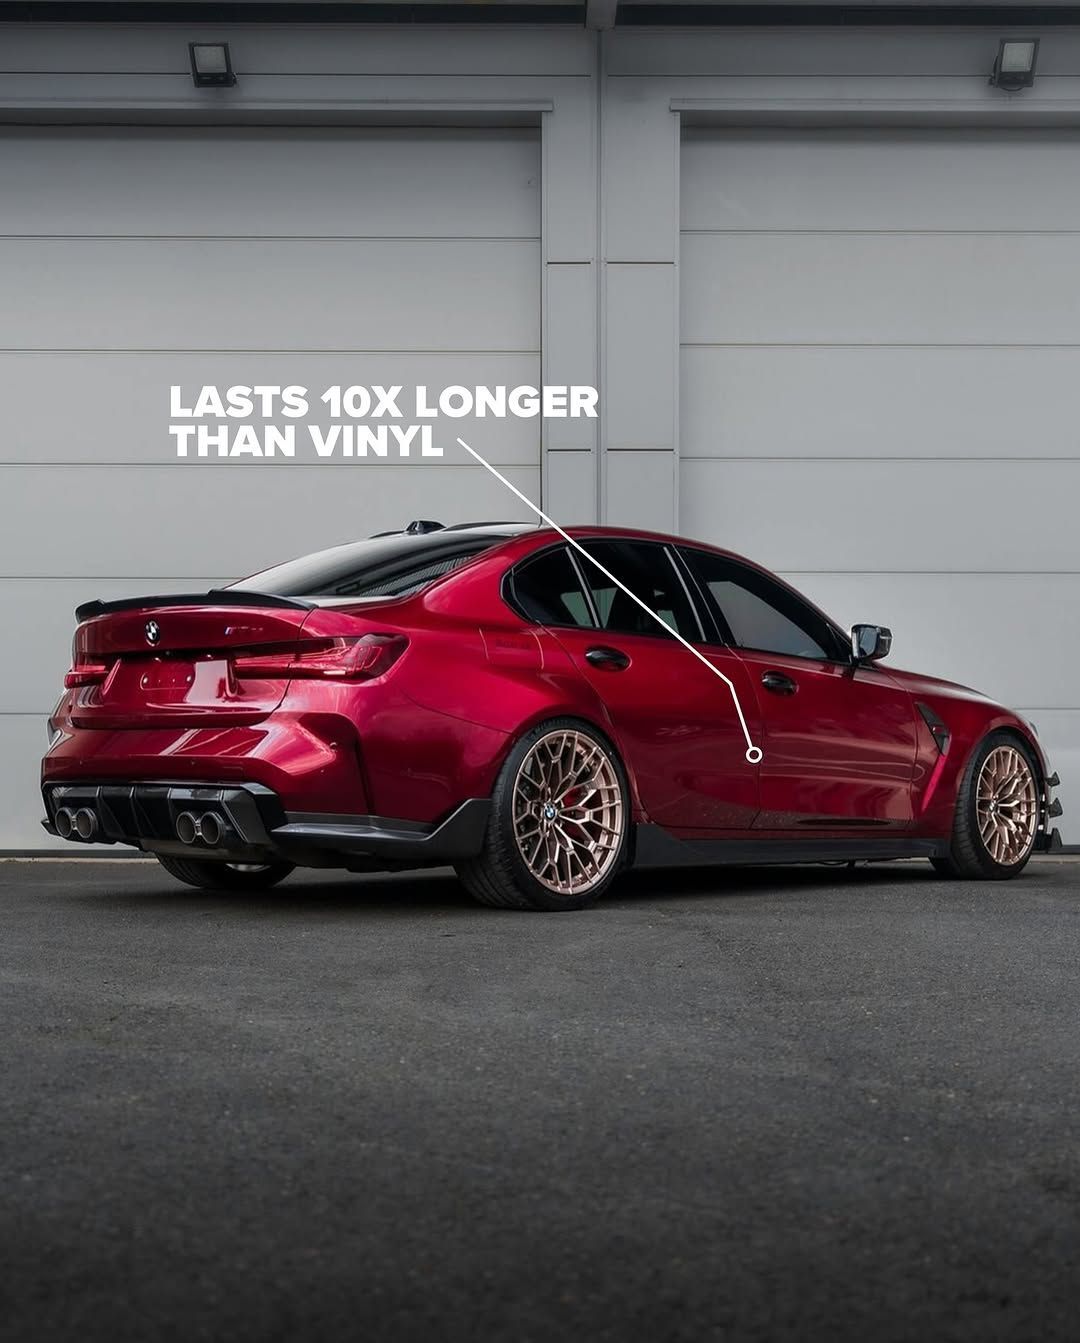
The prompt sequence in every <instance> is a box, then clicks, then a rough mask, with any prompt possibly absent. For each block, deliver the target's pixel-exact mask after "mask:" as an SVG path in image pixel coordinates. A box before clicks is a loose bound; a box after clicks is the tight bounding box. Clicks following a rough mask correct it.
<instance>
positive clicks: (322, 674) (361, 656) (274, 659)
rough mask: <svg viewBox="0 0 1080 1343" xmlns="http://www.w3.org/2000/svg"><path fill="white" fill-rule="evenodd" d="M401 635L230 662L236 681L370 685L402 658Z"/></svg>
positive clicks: (404, 643) (321, 643)
mask: <svg viewBox="0 0 1080 1343" xmlns="http://www.w3.org/2000/svg"><path fill="white" fill-rule="evenodd" d="M408 643H409V641H408V639H406V638H405V636H404V635H402V634H365V635H363V636H361V637H360V638H358V639H318V640H312V642H311V646H310V647H304V648H302V649H301V650H300V651H299V652H290V653H242V654H239V655H238V656H236V657H234V658H233V671H234V672H235V673H236V675H237V676H239V677H246V676H251V677H257V678H260V679H262V680H268V679H269V680H276V679H278V678H282V679H286V678H287V679H289V680H293V679H295V678H297V677H307V678H317V679H325V680H332V681H370V680H371V679H372V677H375V676H382V674H383V672H385V671H387V670H389V668H390V667H392V666H393V665H394V663H395V662H396V661H397V660H398V658H399V657H401V655H402V653H404V651H405V649H406V648H407V647H408Z"/></svg>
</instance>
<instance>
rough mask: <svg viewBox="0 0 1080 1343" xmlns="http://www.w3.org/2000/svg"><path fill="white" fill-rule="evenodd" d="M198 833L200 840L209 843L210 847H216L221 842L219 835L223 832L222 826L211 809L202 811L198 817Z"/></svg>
mask: <svg viewBox="0 0 1080 1343" xmlns="http://www.w3.org/2000/svg"><path fill="white" fill-rule="evenodd" d="M199 834H200V836H201V837H202V842H203V843H204V844H207V845H209V847H210V848H211V849H216V848H217V846H218V845H219V844H220V843H221V837H222V835H223V834H224V827H223V826H222V824H221V820H220V818H219V817H217V816H215V815H214V813H213V812H212V811H204V812H203V814H202V815H201V816H200V817H199Z"/></svg>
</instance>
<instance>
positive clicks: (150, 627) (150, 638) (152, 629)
mask: <svg viewBox="0 0 1080 1343" xmlns="http://www.w3.org/2000/svg"><path fill="white" fill-rule="evenodd" d="M160 638H161V626H160V625H159V624H158V623H157V621H156V620H148V621H147V622H146V642H147V643H148V644H156V643H157V641H158V640H159V639H160Z"/></svg>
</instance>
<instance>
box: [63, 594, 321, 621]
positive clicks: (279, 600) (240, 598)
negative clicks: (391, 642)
mask: <svg viewBox="0 0 1080 1343" xmlns="http://www.w3.org/2000/svg"><path fill="white" fill-rule="evenodd" d="M143 606H286V607H291V608H292V609H293V610H295V611H313V610H314V609H315V603H314V602H307V601H304V599H303V598H302V597H275V596H274V595H273V594H272V593H268V592H248V591H245V589H244V588H211V589H210V591H209V592H172V593H166V594H164V595H163V596H159V597H121V598H120V599H119V600H118V601H113V602H104V601H101V600H100V599H98V600H96V601H92V602H83V604H82V605H81V606H76V608H75V619H76V620H77V621H80V622H82V621H84V620H93V618H94V617H95V616H104V615H109V614H111V613H112V612H113V611H137V610H138V609H139V608H140V607H143Z"/></svg>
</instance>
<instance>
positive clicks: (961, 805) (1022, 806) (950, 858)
mask: <svg viewBox="0 0 1080 1343" xmlns="http://www.w3.org/2000/svg"><path fill="white" fill-rule="evenodd" d="M1038 829H1039V770H1038V766H1037V764H1036V763H1035V757H1034V755H1033V754H1032V752H1031V750H1030V748H1029V747H1028V746H1027V745H1026V744H1025V743H1024V742H1023V741H1021V739H1020V738H1019V737H1014V736H1013V735H1012V733H1009V732H991V733H990V735H989V736H988V737H986V738H985V739H984V740H983V741H982V742H981V743H980V744H979V746H978V748H977V749H976V751H975V754H974V755H973V756H972V758H971V760H970V762H969V763H968V767H967V769H966V770H965V771H964V777H963V779H962V780H961V783H960V790H959V792H958V794H957V798H956V811H955V815H954V820H953V835H952V844H951V847H950V850H949V853H948V855H947V856H946V857H944V858H932V859H931V860H930V861H931V862H932V863H933V865H934V867H935V868H936V869H937V870H938V871H939V872H940V873H942V875H944V876H949V877H969V878H981V879H983V880H990V881H1002V880H1007V879H1008V878H1009V877H1015V876H1017V875H1019V873H1021V872H1022V871H1023V870H1024V868H1025V867H1026V866H1027V864H1028V860H1029V859H1030V857H1031V854H1032V851H1033V849H1034V847H1035V837H1036V835H1037V833H1038Z"/></svg>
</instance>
